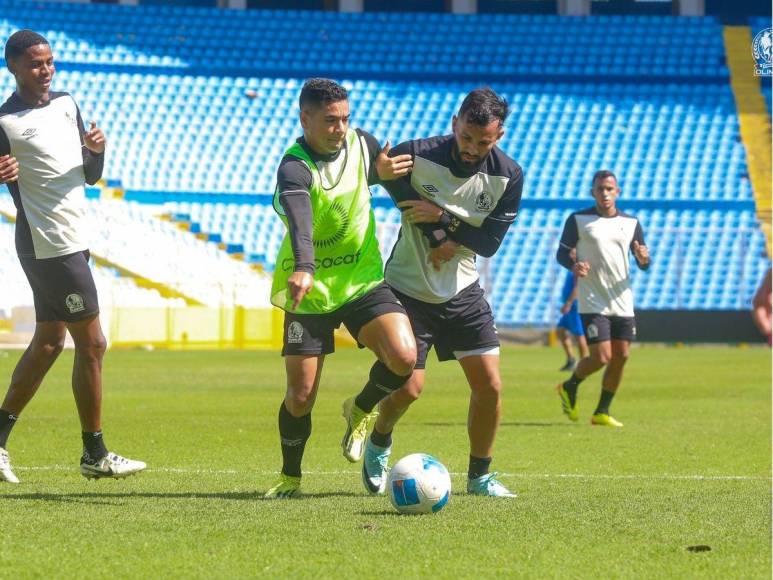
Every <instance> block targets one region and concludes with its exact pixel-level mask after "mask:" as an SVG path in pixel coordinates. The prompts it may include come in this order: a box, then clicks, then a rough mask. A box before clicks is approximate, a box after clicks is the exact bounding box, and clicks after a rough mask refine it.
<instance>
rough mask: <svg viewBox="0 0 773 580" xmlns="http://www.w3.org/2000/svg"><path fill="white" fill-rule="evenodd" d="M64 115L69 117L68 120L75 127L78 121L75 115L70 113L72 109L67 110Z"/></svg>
mask: <svg viewBox="0 0 773 580" xmlns="http://www.w3.org/2000/svg"><path fill="white" fill-rule="evenodd" d="M64 116H65V117H67V121H69V123H70V125H72V126H73V127H75V126H76V125H77V121H76V120H75V117H74V116H73V115H72V114H71V113H70V111H65V112H64Z"/></svg>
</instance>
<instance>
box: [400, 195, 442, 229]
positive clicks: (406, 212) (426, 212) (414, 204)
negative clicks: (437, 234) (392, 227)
mask: <svg viewBox="0 0 773 580" xmlns="http://www.w3.org/2000/svg"><path fill="white" fill-rule="evenodd" d="M397 207H399V208H400V209H401V210H403V219H405V221H406V222H407V223H409V224H436V223H437V222H439V221H440V217H441V216H442V215H443V210H442V209H441V208H440V207H439V206H437V205H435V204H434V203H432V202H431V201H426V200H424V199H411V200H407V201H401V202H399V203H398V204H397Z"/></svg>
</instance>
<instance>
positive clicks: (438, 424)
mask: <svg viewBox="0 0 773 580" xmlns="http://www.w3.org/2000/svg"><path fill="white" fill-rule="evenodd" d="M421 424H422V425H427V426H429V427H466V426H467V423H462V422H461V421H460V422H447V423H442V422H431V421H430V422H426V423H421ZM499 426H500V427H573V426H574V424H573V423H568V422H566V421H502V422H501V423H500V424H499Z"/></svg>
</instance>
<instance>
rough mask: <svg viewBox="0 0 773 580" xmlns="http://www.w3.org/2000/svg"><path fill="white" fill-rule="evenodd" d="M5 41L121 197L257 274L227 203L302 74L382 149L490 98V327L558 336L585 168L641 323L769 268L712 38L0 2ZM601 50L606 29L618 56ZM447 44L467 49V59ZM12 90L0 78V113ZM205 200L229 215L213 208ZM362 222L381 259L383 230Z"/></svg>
mask: <svg viewBox="0 0 773 580" xmlns="http://www.w3.org/2000/svg"><path fill="white" fill-rule="evenodd" d="M170 23H173V24H170ZM767 25H769V23H768V24H767ZM22 26H25V27H31V28H35V29H38V30H40V31H42V32H43V33H44V34H47V36H48V37H49V39H50V40H51V42H52V45H53V48H54V51H55V54H56V56H57V59H58V61H59V63H60V72H59V73H58V75H59V76H58V79H57V80H56V81H55V83H56V88H57V89H58V90H68V91H69V92H72V93H73V94H74V95H75V96H76V98H77V100H78V102H79V103H80V105H81V108H82V111H83V115H84V118H85V119H91V118H94V119H97V120H99V121H100V124H101V125H102V127H103V128H104V129H105V131H106V133H107V134H108V138H109V141H110V153H109V155H108V157H107V164H106V176H107V177H108V178H111V179H114V180H117V181H119V182H120V183H121V184H122V185H123V187H125V188H126V189H127V190H128V195H129V196H131V195H137V196H141V195H142V194H144V193H148V194H150V193H153V192H155V193H157V194H158V196H160V198H161V199H163V198H164V196H167V199H180V198H183V199H184V200H183V201H177V202H169V203H167V204H166V211H168V212H170V213H172V214H174V215H176V216H177V217H178V218H179V219H185V220H187V221H191V222H192V223H193V229H194V231H203V232H206V233H210V234H213V235H214V236H216V237H217V239H220V240H222V241H223V242H225V243H227V244H231V245H232V247H240V248H243V249H244V251H245V253H246V254H247V256H248V259H250V260H253V261H258V262H261V263H263V264H265V265H266V266H267V267H269V268H270V267H271V264H272V263H273V261H274V259H275V256H276V252H277V249H278V245H279V242H280V240H281V237H282V235H283V234H284V228H283V226H282V225H281V222H280V221H279V219H278V218H277V216H276V215H275V214H274V212H273V210H272V209H271V207H270V205H269V204H268V203H267V202H266V199H267V198H266V196H265V195H264V196H263V197H255V196H254V195H252V196H249V197H247V196H246V195H245V196H243V197H244V201H243V202H242V203H239V202H238V197H239V196H238V195H232V194H270V193H271V191H272V190H273V187H274V176H275V172H276V167H277V165H278V163H279V160H280V158H281V156H282V153H283V151H284V150H285V149H286V147H287V146H288V145H289V144H290V143H291V142H292V141H293V140H294V139H295V138H296V137H297V135H298V134H299V133H300V127H299V124H298V121H297V96H298V92H299V89H300V86H301V84H302V82H303V81H302V78H303V77H304V75H307V74H320V75H334V76H336V77H337V78H343V79H348V80H344V81H343V82H344V84H345V85H346V86H347V87H348V88H349V89H350V93H351V104H352V111H353V118H352V123H353V124H354V125H356V126H359V127H362V128H364V129H366V130H368V131H370V132H372V133H373V134H374V135H376V136H377V137H378V138H379V139H381V140H382V141H383V140H385V139H387V138H389V139H390V140H391V141H392V143H397V142H400V141H402V140H406V139H411V138H416V137H420V136H430V135H435V134H442V133H447V132H448V131H449V127H450V119H451V116H452V115H453V113H454V112H455V111H456V110H457V108H458V106H459V104H460V103H461V100H462V99H463V97H464V95H465V94H466V93H467V92H468V91H469V90H470V89H471V88H473V87H475V86H478V85H480V84H482V83H484V82H485V83H487V84H491V86H493V88H495V89H496V90H497V91H499V92H500V93H502V94H503V95H504V96H506V98H507V99H508V101H509V102H510V103H511V105H512V110H513V113H512V116H511V118H510V119H509V121H508V123H507V133H506V135H505V138H504V139H503V140H502V142H501V147H502V148H503V149H504V150H505V151H506V152H507V153H509V154H511V155H512V156H513V157H515V158H516V159H517V160H518V161H519V162H520V163H521V164H522V166H523V167H524V170H525V174H526V180H525V189H524V204H523V210H522V212H521V215H520V216H519V218H518V221H517V222H516V225H515V226H514V227H513V228H512V230H511V232H510V233H509V234H508V236H507V238H506V240H505V242H504V244H503V246H502V248H501V250H500V251H499V253H498V254H497V255H496V256H495V257H494V258H493V259H491V260H489V261H483V262H482V264H481V267H482V270H483V272H484V278H485V281H486V284H487V287H488V288H489V291H490V298H491V300H492V304H493V306H494V309H495V312H496V315H497V318H498V320H499V321H500V323H502V324H515V325H535V326H546V325H552V324H553V322H554V319H555V317H556V315H557V312H556V311H557V306H558V292H559V288H560V281H561V279H562V277H563V273H562V272H561V270H560V267H559V266H558V265H557V264H556V262H555V259H554V254H555V250H556V244H557V239H558V236H559V234H560V230H561V227H562V225H563V221H564V219H565V218H566V215H567V214H568V212H569V211H570V210H572V209H578V208H581V207H584V206H587V205H590V197H589V194H588V190H589V185H590V183H589V182H590V177H591V175H592V174H593V172H594V171H595V170H597V169H599V168H601V167H608V168H611V169H613V170H615V171H616V172H617V173H618V176H619V178H620V182H621V185H622V187H623V198H622V199H621V202H620V203H621V205H622V207H624V208H626V204H628V206H629V207H630V208H631V213H633V214H635V215H637V217H639V218H640V220H641V221H642V223H643V225H644V228H645V233H646V235H647V238H648V242H649V244H650V246H651V249H652V253H653V256H654V262H653V267H652V269H651V271H649V272H648V273H646V274H644V275H642V274H641V273H638V272H634V279H635V290H636V294H637V304H638V305H639V307H642V308H688V309H705V308H721V309H738V308H745V307H746V305H747V303H748V301H749V298H750V296H751V295H752V293H753V291H754V287H755V286H756V284H757V282H758V280H759V279H760V277H761V275H762V272H763V271H764V269H765V268H766V267H767V265H768V264H769V262H768V260H767V258H766V257H765V249H764V239H763V236H762V233H761V231H760V230H759V228H758V226H757V223H756V218H755V214H754V206H753V196H752V192H751V186H750V184H749V180H748V178H747V175H746V174H747V167H746V153H745V150H744V147H743V145H742V144H741V142H740V136H739V129H738V118H737V113H736V109H735V103H734V99H733V94H732V91H731V89H730V86H729V84H728V81H727V76H728V74H727V69H726V67H725V63H724V44H723V40H722V29H721V26H720V24H719V23H718V22H717V21H716V20H715V19H713V18H689V19H680V18H673V17H666V16H664V17H635V16H626V17H622V16H604V17H593V18H586V19H583V18H578V19H574V18H561V17H557V16H546V15H520V16H514V15H493V14H491V15H479V16H477V17H466V16H451V15H447V14H404V13H381V14H361V15H353V14H336V13H327V12H312V11H307V12H287V11H249V12H247V13H244V12H234V11H223V10H216V9H205V8H191V7H184V8H183V7H175V6H169V5H163V6H141V7H133V8H129V7H123V6H115V5H96V6H95V5H91V6H88V7H85V6H81V5H77V4H76V5H71V4H68V5H66V6H65V5H61V4H42V3H40V2H22V1H19V0H0V37H1V36H7V34H8V33H10V32H11V31H12V30H14V29H16V28H19V27H22ZM600 29H605V30H614V39H615V41H614V42H615V47H614V50H610V48H609V42H610V37H609V36H608V35H600V34H599V33H598V31H599V30H600ZM458 38H475V39H478V40H476V44H475V46H474V50H471V49H470V46H469V45H468V44H461V43H459V42H458V41H457V40H456V39H458ZM353 43H356V50H352V45H353ZM417 47H418V49H417ZM11 81H12V79H11V78H10V76H9V75H0V92H1V93H2V94H7V93H8V92H9V91H10V90H11V89H12V82H11ZM767 86H768V89H769V84H768V85H767ZM248 90H254V91H255V93H256V97H255V98H248V97H247V96H246V92H247V91H248ZM766 95H767V98H768V101H769V99H770V91H769V90H768V91H767V93H766ZM159 192H160V193H159ZM165 192H166V193H165ZM212 193H220V194H229V195H228V196H225V195H223V196H222V198H223V199H224V200H226V199H228V200H234V199H237V203H224V202H218V201H214V202H212V201H211V200H212V198H213V196H212V195H204V194H212ZM375 194H376V195H377V196H384V192H383V191H381V190H379V188H376V189H375ZM158 196H157V197H158ZM215 199H217V197H215ZM255 199H258V200H259V202H257V203H253V201H254V200H255ZM248 200H249V201H248ZM376 201H377V203H376V210H375V211H376V218H377V221H378V222H379V231H380V236H381V239H382V242H383V243H384V244H385V245H386V246H388V245H389V244H390V243H391V241H392V240H393V239H394V234H395V232H396V227H397V224H398V222H399V214H398V213H397V210H395V209H394V208H392V207H391V202H389V200H388V199H386V198H381V199H378V198H377V200H376ZM382 249H383V250H384V251H387V250H388V247H385V248H382Z"/></svg>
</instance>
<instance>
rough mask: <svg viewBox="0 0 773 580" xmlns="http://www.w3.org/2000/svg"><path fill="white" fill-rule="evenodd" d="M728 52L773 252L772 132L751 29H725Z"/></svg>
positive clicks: (757, 199)
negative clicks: (754, 54)
mask: <svg viewBox="0 0 773 580" xmlns="http://www.w3.org/2000/svg"><path fill="white" fill-rule="evenodd" d="M724 37H725V52H726V53H727V65H728V67H729V68H730V85H731V86H732V88H733V95H734V96H735V103H736V108H737V109H738V119H739V122H740V128H741V139H742V141H743V144H744V147H745V148H746V159H747V163H748V166H749V178H750V179H751V184H752V189H753V191H754V200H755V204H756V206H757V217H758V218H759V220H760V222H761V224H762V230H763V231H764V232H765V238H766V241H767V244H766V246H767V250H768V256H771V255H773V253H772V252H771V142H770V140H771V129H770V116H769V115H768V110H767V107H766V106H765V100H764V97H763V96H762V91H761V90H760V79H759V77H756V76H754V58H753V57H752V37H751V34H750V32H749V27H748V26H725V28H724Z"/></svg>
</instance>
